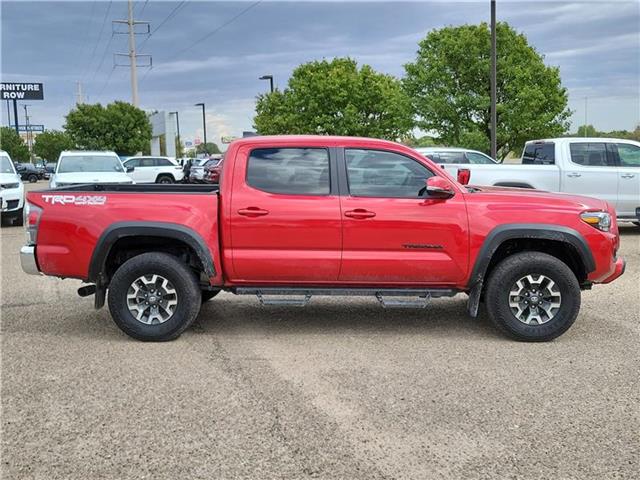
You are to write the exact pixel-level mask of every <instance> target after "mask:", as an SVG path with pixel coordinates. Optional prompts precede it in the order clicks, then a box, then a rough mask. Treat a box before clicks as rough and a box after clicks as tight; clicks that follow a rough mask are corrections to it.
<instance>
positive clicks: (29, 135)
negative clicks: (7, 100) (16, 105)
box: [22, 105, 33, 163]
mask: <svg viewBox="0 0 640 480" xmlns="http://www.w3.org/2000/svg"><path fill="white" fill-rule="evenodd" d="M29 106H30V105H23V106H22V107H23V108H24V124H25V128H26V130H27V132H26V133H27V147H29V161H30V162H31V163H33V154H32V153H31V151H32V141H31V129H30V128H29V111H28V110H27V108H29Z"/></svg>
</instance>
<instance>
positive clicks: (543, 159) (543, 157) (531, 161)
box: [522, 142, 556, 165]
mask: <svg viewBox="0 0 640 480" xmlns="http://www.w3.org/2000/svg"><path fill="white" fill-rule="evenodd" d="M555 163H556V145H555V143H553V142H532V143H527V144H526V145H525V146H524V152H523V153H522V164H523V165H553V164H555Z"/></svg>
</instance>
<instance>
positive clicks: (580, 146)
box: [560, 142, 618, 205]
mask: <svg viewBox="0 0 640 480" xmlns="http://www.w3.org/2000/svg"><path fill="white" fill-rule="evenodd" d="M568 149H569V151H568V152H563V155H562V156H563V158H566V159H568V160H567V161H565V162H564V165H563V168H562V170H561V172H560V174H561V175H562V191H563V192H566V193H575V194H577V195H588V196H591V197H596V198H599V199H601V200H606V201H607V202H609V203H611V205H615V204H616V202H617V200H618V172H617V169H616V167H615V159H614V158H613V156H612V155H610V154H609V153H608V152H607V148H606V143H605V142H571V143H570V144H569V146H568Z"/></svg>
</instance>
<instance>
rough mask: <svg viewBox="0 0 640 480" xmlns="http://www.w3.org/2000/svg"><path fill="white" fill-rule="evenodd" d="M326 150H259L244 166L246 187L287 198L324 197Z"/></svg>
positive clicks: (327, 155)
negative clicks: (288, 196)
mask: <svg viewBox="0 0 640 480" xmlns="http://www.w3.org/2000/svg"><path fill="white" fill-rule="evenodd" d="M329 178H330V176H329V151H328V150H327V149H325V148H260V149H256V150H253V151H252V152H251V155H250V156H249V161H248V163H247V184H249V185H251V186H252V187H254V188H257V189H258V190H262V191H265V192H270V193H281V194H289V195H328V194H329V192H330V180H329Z"/></svg>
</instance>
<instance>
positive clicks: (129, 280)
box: [109, 252, 201, 342]
mask: <svg viewBox="0 0 640 480" xmlns="http://www.w3.org/2000/svg"><path fill="white" fill-rule="evenodd" d="M153 274H157V275H161V276H162V277H164V278H166V279H167V280H168V281H169V282H170V284H172V287H173V288H174V289H175V291H176V294H177V301H178V303H177V305H176V308H175V311H174V312H173V315H172V316H170V317H169V318H168V319H167V320H166V321H164V323H158V324H154V325H150V324H145V323H142V322H141V321H138V320H136V318H135V317H134V316H133V314H132V313H131V312H130V311H129V307H128V306H127V293H128V292H129V288H130V287H131V285H132V284H133V282H134V281H135V280H136V279H137V278H139V277H141V276H144V275H153ZM200 302H201V299H200V286H199V285H198V280H197V278H196V276H195V275H194V273H193V271H192V270H191V269H190V268H189V267H188V266H187V265H185V264H184V263H182V262H180V261H179V260H178V259H177V258H175V257H173V256H171V255H169V254H166V253H159V252H151V253H143V254H142V255H138V256H135V257H133V258H131V259H129V260H127V261H126V262H125V263H123V264H122V265H121V266H120V268H118V270H116V273H115V274H114V276H113V278H112V279H111V284H110V285H109V311H110V312H111V316H112V317H113V320H114V321H115V323H116V325H117V326H118V327H119V328H120V329H121V330H122V331H123V332H124V333H126V334H127V335H129V336H131V337H133V338H135V339H138V340H142V341H148V342H165V341H168V340H173V339H175V338H178V337H179V336H180V335H181V334H182V332H184V331H185V330H186V329H187V328H188V327H189V325H191V323H192V322H193V321H194V320H195V319H196V317H197V316H198V313H199V312H200Z"/></svg>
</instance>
